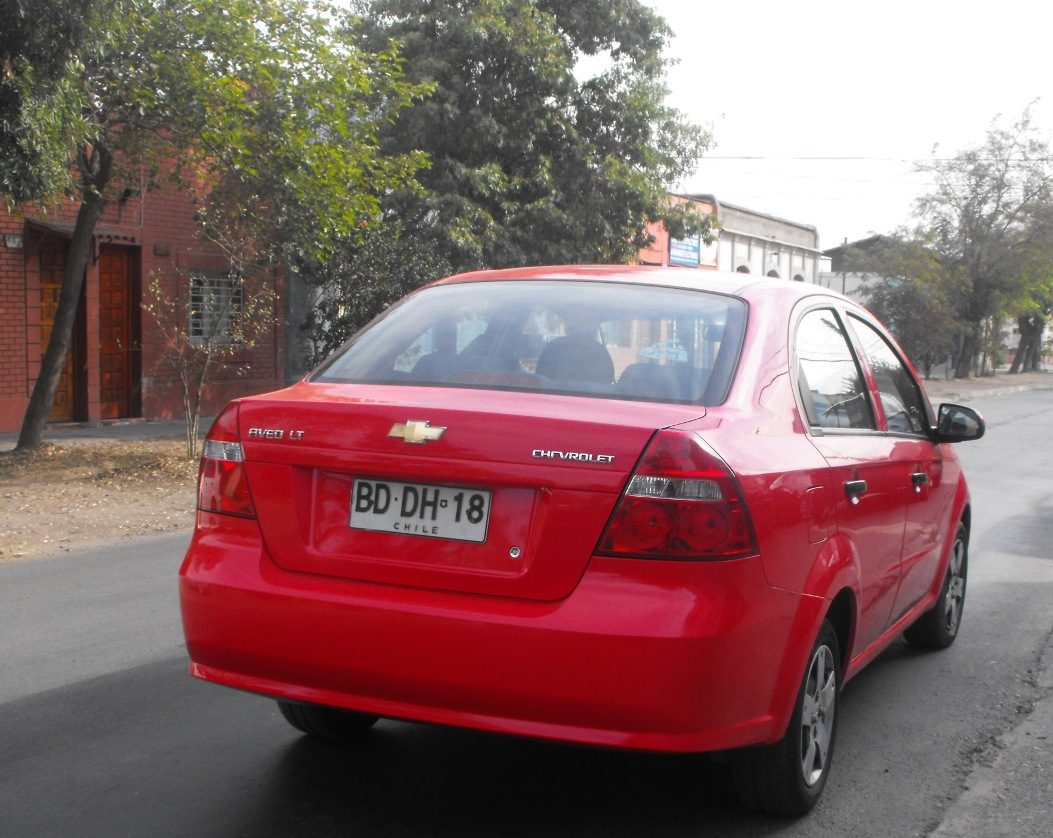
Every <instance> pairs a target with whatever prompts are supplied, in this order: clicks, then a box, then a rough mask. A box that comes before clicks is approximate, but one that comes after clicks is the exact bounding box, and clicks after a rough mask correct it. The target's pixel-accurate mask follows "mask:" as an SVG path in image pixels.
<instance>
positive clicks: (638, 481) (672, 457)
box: [597, 431, 757, 560]
mask: <svg viewBox="0 0 1053 838" xmlns="http://www.w3.org/2000/svg"><path fill="white" fill-rule="evenodd" d="M597 552H598V553H599V554H600V555H604V556H633V557H636V558H646V559H696V560H703V559H735V558H740V557H743V556H750V555H753V554H755V553H756V552H757V542H756V538H755V537H754V534H753V526H752V525H751V524H750V520H749V513H748V512H747V511H746V504H745V502H744V501H743V497H742V490H741V488H740V487H739V482H738V480H737V479H736V477H735V474H734V473H733V472H732V471H731V469H730V468H728V467H727V465H725V464H724V461H723V460H721V459H720V457H718V456H717V455H716V454H715V453H714V452H713V451H711V450H710V449H709V448H708V447H707V446H706V445H705V443H704V442H702V440H700V439H699V438H698V437H697V436H696V435H695V434H692V433H688V432H685V431H660V432H659V433H658V434H657V435H656V436H655V437H654V439H652V440H651V444H650V445H649V446H648V447H647V450H646V451H645V452H644V456H643V458H642V459H641V460H640V463H639V465H638V466H637V467H636V471H635V472H634V473H633V475H632V477H631V478H630V479H629V485H628V486H626V488H625V492H624V493H623V494H622V497H621V500H620V501H619V502H618V506H617V508H616V509H615V510H614V515H612V516H611V520H610V523H609V524H608V525H607V529H606V531H605V532H604V534H603V537H602V538H601V539H600V543H599V546H598V547H597Z"/></svg>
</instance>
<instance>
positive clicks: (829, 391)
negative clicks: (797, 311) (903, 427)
mask: <svg viewBox="0 0 1053 838" xmlns="http://www.w3.org/2000/svg"><path fill="white" fill-rule="evenodd" d="M796 349H797V384H798V387H799V388H800V391H801V400H802V401H803V402H804V406H805V412H806V413H807V414H808V421H809V423H810V424H811V425H812V426H813V427H819V428H854V429H857V430H873V429H874V428H875V427H876V425H875V424H874V414H873V412H872V411H871V409H870V399H869V397H868V396H867V388H866V385H865V384H864V383H863V375H862V373H861V372H860V370H859V365H858V364H857V363H856V359H855V355H853V354H852V349H851V347H850V345H849V343H848V336H847V335H846V334H845V331H844V328H843V327H842V325H841V321H840V320H839V319H838V317H837V315H836V314H835V313H834V311H833V310H832V309H827V308H822V309H816V310H815V311H810V312H808V313H807V314H806V315H805V316H804V317H802V318H801V322H800V324H799V325H798V327H797V346H796Z"/></svg>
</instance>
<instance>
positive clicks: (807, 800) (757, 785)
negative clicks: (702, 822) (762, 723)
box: [732, 621, 841, 815]
mask: <svg viewBox="0 0 1053 838" xmlns="http://www.w3.org/2000/svg"><path fill="white" fill-rule="evenodd" d="M840 689H841V652H840V647H839V645H838V642H837V634H836V633H835V632H834V629H833V626H831V625H830V623H829V622H828V621H824V622H823V625H822V628H821V629H820V630H819V637H818V638H817V639H816V641H815V646H814V647H813V649H812V654H811V657H810V658H809V661H808V668H807V669H806V670H805V674H804V681H803V682H802V683H801V689H800V692H799V693H798V695H797V703H796V705H795V706H794V711H793V716H792V718H791V719H790V725H789V727H788V728H787V729H786V735H785V736H783V738H782V739H780V740H779V741H778V742H776V743H775V744H774V745H759V746H757V747H753V748H745V749H743V750H741V751H738V752H736V753H735V754H734V756H733V759H732V768H733V773H734V781H735V791H736V792H737V794H738V796H739V799H740V800H741V801H742V803H743V805H745V806H747V807H749V808H751V809H756V810H758V811H761V812H768V813H770V814H776V815H803V814H804V813H805V812H807V811H808V810H809V809H811V808H812V806H814V805H815V802H816V801H817V800H818V799H819V795H820V794H822V791H823V787H824V786H825V785H826V779H827V777H828V776H829V775H830V764H831V760H832V758H833V754H834V737H835V734H836V732H837V698H838V695H839V693H840Z"/></svg>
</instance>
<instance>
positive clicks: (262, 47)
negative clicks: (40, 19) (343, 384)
mask: <svg viewBox="0 0 1053 838" xmlns="http://www.w3.org/2000/svg"><path fill="white" fill-rule="evenodd" d="M5 2H6V4H7V6H8V7H9V8H10V10H11V12H12V14H13V15H14V16H15V19H16V20H17V22H18V26H20V27H21V28H22V29H24V30H26V31H28V30H30V29H31V28H32V27H33V26H35V25H36V24H37V18H36V12H37V11H40V10H43V11H44V12H46V14H45V17H46V18H47V20H49V21H51V22H52V23H53V24H54V25H51V24H49V25H48V26H47V27H45V29H46V32H49V33H62V32H66V31H70V32H74V33H75V34H76V35H77V38H74V39H73V40H72V41H71V43H70V47H69V49H68V50H65V51H64V50H63V49H59V50H58V51H57V53H56V54H55V55H51V54H49V53H48V50H47V48H46V47H47V44H49V43H58V42H59V41H60V40H61V38H59V37H58V35H54V34H52V35H47V37H46V38H44V39H43V40H44V44H45V45H44V47H41V48H37V47H36V46H34V47H33V48H31V49H30V48H25V49H22V50H21V51H20V52H14V53H10V54H8V53H4V54H3V56H2V60H3V78H2V80H0V90H2V95H0V102H2V103H3V106H4V111H3V114H2V119H0V148H2V149H3V161H2V162H3V164H4V170H3V177H2V179H0V188H2V189H3V191H4V193H5V194H6V195H7V196H8V197H9V200H10V201H11V202H24V201H28V200H34V201H38V202H44V203H46V202H47V201H49V200H51V199H52V198H53V197H54V196H55V195H56V194H57V193H59V192H62V191H65V192H68V193H70V194H73V195H76V196H77V198H79V200H80V207H79V211H78V215H77V219H76V222H75V226H74V230H73V234H72V237H71V242H70V247H69V253H68V257H67V263H66V271H65V275H64V278H63V285H62V291H61V294H60V299H59V306H58V311H57V313H56V316H55V323H54V327H53V329H52V334H51V340H50V342H49V345H48V348H47V351H46V354H45V356H44V360H43V363H42V368H41V372H40V375H39V376H38V378H37V381H36V385H35V386H34V389H33V393H32V396H31V399H30V403H29V407H28V409H27V411H26V417H25V420H24V422H23V426H22V432H21V434H20V436H19V442H18V447H19V448H32V447H35V446H37V445H39V444H40V442H41V440H42V437H43V430H44V425H45V423H46V419H47V413H48V410H49V408H50V405H51V402H52V400H53V398H54V392H55V387H56V384H57V382H58V378H59V374H60V372H61V368H62V363H63V360H64V358H65V355H66V353H67V351H68V347H69V343H70V338H71V335H72V331H73V323H74V317H75V314H76V302H77V299H78V297H79V294H80V289H81V286H82V284H83V278H84V270H85V266H86V264H87V258H88V252H89V248H90V244H91V238H92V233H93V230H94V227H95V224H96V222H97V220H98V218H99V216H100V214H101V213H102V210H103V208H104V207H105V205H106V204H107V202H109V201H111V200H113V199H114V197H115V195H116V193H118V192H119V191H120V189H122V188H123V187H124V186H126V185H127V184H128V183H133V184H135V185H138V183H139V181H140V178H141V177H142V173H144V172H145V173H146V177H147V184H148V186H156V185H157V184H158V183H160V182H162V181H163V180H164V179H172V180H175V181H177V182H179V183H180V184H181V185H182V186H183V187H184V188H190V189H193V190H194V191H195V192H196V193H197V195H198V198H199V203H200V206H201V212H200V215H201V218H202V222H203V224H204V225H205V230H206V234H207V235H209V236H210V237H212V238H213V239H220V238H225V239H228V240H233V239H235V238H237V239H240V240H241V242H242V245H240V247H241V248H242V249H254V251H255V253H254V256H253V261H255V262H257V263H260V264H265V263H267V262H268V261H269V260H271V259H272V258H273V257H274V255H275V254H276V253H280V252H282V251H286V250H290V249H296V250H298V251H301V252H305V253H307V254H309V255H314V256H317V255H320V254H323V253H325V252H326V251H327V250H329V249H330V248H331V247H332V246H333V244H334V242H335V241H336V240H337V239H339V238H340V237H343V236H346V235H348V234H351V233H353V232H354V231H355V230H357V229H360V228H361V227H362V226H363V225H367V224H368V223H370V222H371V221H372V220H373V219H375V218H376V216H377V213H378V211H379V200H378V196H379V195H380V194H381V193H383V192H385V191H390V190H393V189H396V188H403V187H406V186H407V184H409V183H411V182H412V174H413V172H414V171H415V170H416V169H417V168H419V167H420V166H421V165H422V164H423V162H424V158H423V156H422V155H421V154H419V153H413V152H410V153H407V154H394V155H388V154H384V153H381V152H380V150H379V148H378V145H379V132H380V129H381V126H383V125H384V124H386V123H387V122H388V121H389V120H390V119H391V118H392V116H393V114H394V113H395V112H396V111H397V110H398V109H399V108H401V107H404V106H405V105H406V104H408V103H409V102H410V101H411V100H412V98H413V97H415V96H417V95H419V94H420V93H421V92H422V91H423V88H420V87H417V86H414V85H412V84H408V83H406V82H405V81H404V80H403V79H402V77H401V73H400V71H399V61H398V58H397V56H396V55H395V53H394V52H393V51H392V50H390V49H388V48H384V49H381V50H379V51H377V52H376V53H365V52H363V51H362V50H361V49H360V48H359V46H358V45H357V44H355V43H354V41H353V38H352V35H351V28H350V26H351V22H350V18H349V17H348V16H347V14H346V13H344V12H341V11H339V10H338V9H336V8H333V7H331V6H329V5H327V4H325V3H322V2H315V0H303V1H302V2H301V0H194V2H190V0H111V2H106V3H91V2H85V1H84V0H81V2H77V0H66V1H65V2H62V0H41V2H40V3H39V4H38V5H39V6H40V9H39V10H38V9H34V10H33V14H32V15H31V14H30V13H29V12H28V11H27V9H26V5H27V4H26V3H24V2H20V0H5ZM78 13H82V14H84V15H85V17H84V19H83V20H73V18H72V16H74V15H76V14H78ZM78 38H79V40H78ZM15 164H17V165H15ZM250 242H251V243H252V245H251V247H250V245H249V243H250Z"/></svg>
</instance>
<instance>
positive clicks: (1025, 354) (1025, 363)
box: [1009, 314, 1046, 373]
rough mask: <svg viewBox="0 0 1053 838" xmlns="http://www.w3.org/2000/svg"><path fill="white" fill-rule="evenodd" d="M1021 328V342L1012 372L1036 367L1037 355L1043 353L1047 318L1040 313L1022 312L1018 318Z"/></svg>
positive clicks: (1018, 325)
mask: <svg viewBox="0 0 1053 838" xmlns="http://www.w3.org/2000/svg"><path fill="white" fill-rule="evenodd" d="M1016 323H1017V328H1018V329H1019V330H1020V344H1019V346H1017V348H1016V357H1015V358H1014V359H1013V366H1011V367H1010V368H1009V372H1010V373H1017V372H1027V371H1028V370H1031V369H1035V368H1036V367H1035V357H1036V356H1039V355H1041V347H1042V332H1043V331H1044V330H1045V328H1046V319H1045V317H1043V316H1042V315H1040V314H1022V315H1020V316H1019V317H1017V319H1016Z"/></svg>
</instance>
